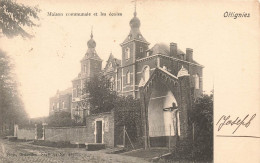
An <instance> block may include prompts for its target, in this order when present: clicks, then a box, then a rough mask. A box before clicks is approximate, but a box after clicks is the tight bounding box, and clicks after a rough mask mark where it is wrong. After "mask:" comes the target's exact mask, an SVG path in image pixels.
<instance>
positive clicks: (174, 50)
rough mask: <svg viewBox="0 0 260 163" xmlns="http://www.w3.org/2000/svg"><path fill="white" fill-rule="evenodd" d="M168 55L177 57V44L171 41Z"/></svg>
mask: <svg viewBox="0 0 260 163" xmlns="http://www.w3.org/2000/svg"><path fill="white" fill-rule="evenodd" d="M170 56H171V57H174V58H177V44H176V43H173V42H171V43H170Z"/></svg>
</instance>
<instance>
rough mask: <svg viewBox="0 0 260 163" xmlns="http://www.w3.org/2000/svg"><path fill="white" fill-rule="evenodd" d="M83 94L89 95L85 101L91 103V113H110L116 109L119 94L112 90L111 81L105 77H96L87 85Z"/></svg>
mask: <svg viewBox="0 0 260 163" xmlns="http://www.w3.org/2000/svg"><path fill="white" fill-rule="evenodd" d="M83 94H89V97H90V98H88V97H87V98H86V99H85V100H87V101H89V103H90V112H91V113H100V112H109V111H110V110H111V109H113V108H114V103H115V100H116V99H117V97H118V96H117V94H116V92H115V91H112V90H111V88H110V81H109V80H108V79H107V78H106V77H105V76H104V75H100V76H94V77H93V78H90V79H89V81H87V82H86V83H85V89H84V90H83Z"/></svg>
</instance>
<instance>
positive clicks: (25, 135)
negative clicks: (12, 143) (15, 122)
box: [16, 128, 35, 140]
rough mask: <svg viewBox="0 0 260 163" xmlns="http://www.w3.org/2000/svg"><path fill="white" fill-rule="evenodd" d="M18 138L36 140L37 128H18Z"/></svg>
mask: <svg viewBox="0 0 260 163" xmlns="http://www.w3.org/2000/svg"><path fill="white" fill-rule="evenodd" d="M16 136H17V139H24V140H34V139H35V128H28V129H26V128H25V129H17V135H16Z"/></svg>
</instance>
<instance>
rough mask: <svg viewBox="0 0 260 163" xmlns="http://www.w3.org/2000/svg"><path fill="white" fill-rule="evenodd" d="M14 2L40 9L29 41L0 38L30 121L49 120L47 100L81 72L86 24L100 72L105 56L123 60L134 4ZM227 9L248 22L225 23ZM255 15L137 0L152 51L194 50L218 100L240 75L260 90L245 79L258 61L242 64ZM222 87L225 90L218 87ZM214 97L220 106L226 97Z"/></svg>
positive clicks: (216, 6)
mask: <svg viewBox="0 0 260 163" xmlns="http://www.w3.org/2000/svg"><path fill="white" fill-rule="evenodd" d="M17 2H21V3H24V4H28V5H31V6H32V5H33V6H34V5H38V6H39V8H40V9H41V10H42V11H41V13H39V17H40V21H39V22H38V23H39V27H35V28H33V29H28V30H29V31H30V32H31V33H33V34H34V37H33V38H32V39H23V38H21V37H16V38H13V39H8V38H5V37H4V38H0V39H1V40H0V42H1V48H2V49H3V50H4V51H6V52H7V53H8V55H10V56H11V57H12V58H13V60H14V62H15V65H16V67H15V72H16V74H17V79H18V81H19V83H20V85H19V89H20V91H21V93H22V98H23V101H24V104H25V109H26V111H27V113H28V114H29V116H30V117H40V116H47V115H48V111H49V98H50V97H51V96H54V95H55V93H56V91H57V90H58V89H59V90H63V89H66V88H68V87H71V86H72V83H71V81H72V79H73V78H75V77H76V76H77V74H78V73H79V72H80V60H81V59H82V58H83V56H84V55H85V53H86V51H87V41H88V40H89V39H90V32H91V27H92V26H93V35H94V40H95V41H96V43H97V46H96V51H97V53H98V55H99V56H100V58H101V59H102V60H103V67H104V66H105V63H106V60H107V59H108V57H109V54H110V53H111V52H112V53H113V55H114V56H115V57H117V58H119V59H121V47H120V43H122V42H123V40H124V39H125V38H126V37H127V35H128V33H129V31H130V26H129V21H130V20H131V18H132V17H133V12H134V3H133V2H131V1H130V0H127V1H124V2H122V1H119V0H114V1H111V0H108V1H83V0H79V1H77V3H76V2H75V1H72V0H71V1H70V0H67V1H61V0H56V1H53V0H45V1H39V0H37V1H36V0H32V1H26V0H24V1H19V0H18V1H17ZM239 6H243V9H242V10H241V9H240V8H241V7H240V8H239ZM226 11H228V12H242V13H243V12H246V13H247V12H248V13H251V17H250V18H239V19H234V18H224V16H223V15H224V13H225V12H226ZM48 12H56V13H63V14H65V13H70V12H73V13H74V12H77V13H81V12H84V13H86V12H89V13H94V12H97V13H98V14H100V12H103V13H106V14H107V15H106V16H47V15H48V14H47V13H48ZM110 12H112V13H122V16H109V15H108V14H109V13H110ZM255 13H256V11H255V7H254V3H253V2H252V3H245V2H239V3H235V2H231V1H230V3H222V2H213V1H212V2H211V3H209V2H205V1H194V2H190V1H183V2H177V1H147V0H146V1H137V17H138V18H139V19H140V21H141V27H140V30H141V33H142V35H143V36H144V37H145V39H146V40H147V41H148V42H150V43H151V44H150V48H151V47H152V46H153V45H154V44H155V43H160V42H164V43H166V44H168V45H169V44H170V42H175V43H177V45H178V48H180V49H181V50H182V51H184V52H185V49H186V48H192V49H193V54H194V59H195V60H196V61H197V62H199V63H200V64H202V65H203V66H205V68H204V70H203V83H204V85H203V88H204V91H206V92H210V91H211V90H212V89H213V85H214V86H215V88H218V90H220V95H219V97H222V96H221V95H222V94H227V92H225V91H227V90H229V89H230V90H231V89H240V88H241V86H242V88H243V87H245V85H243V84H242V85H241V84H235V85H234V84H232V83H231V82H230V81H231V80H232V81H236V80H238V78H242V79H243V81H241V79H239V81H241V83H247V84H246V86H248V85H249V86H250V88H247V89H246V90H248V89H249V91H250V89H251V90H255V89H258V85H257V84H256V83H255V81H256V80H254V81H251V80H247V79H248V77H249V78H251V77H255V76H254V74H253V73H251V72H255V71H257V70H258V68H259V67H258V64H257V62H259V60H257V59H259V58H257V57H258V56H256V55H255V56H253V58H252V59H250V60H247V57H249V56H250V57H252V56H251V55H252V54H256V52H257V49H258V44H257V42H258V39H259V37H258V36H259V35H258V34H259V33H258V32H257V31H256V30H255V29H257V27H258V25H259V24H257V23H256V21H255V20H256V19H258V17H257V16H256V15H257V14H255ZM249 27H250V28H249ZM248 40H250V41H248ZM248 53H249V54H251V55H249V54H248ZM258 54H259V53H258ZM254 57H256V58H254ZM257 77H259V75H258V76H257ZM223 85H225V88H229V89H223ZM256 87H257V88H256ZM220 100H224V102H225V98H223V99H222V98H220ZM234 100H236V99H234ZM243 105H246V104H243Z"/></svg>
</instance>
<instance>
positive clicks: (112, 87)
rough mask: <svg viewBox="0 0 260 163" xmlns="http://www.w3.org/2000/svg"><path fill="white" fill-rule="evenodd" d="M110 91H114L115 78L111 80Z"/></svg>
mask: <svg viewBox="0 0 260 163" xmlns="http://www.w3.org/2000/svg"><path fill="white" fill-rule="evenodd" d="M110 89H111V90H114V78H113V77H112V78H110Z"/></svg>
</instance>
